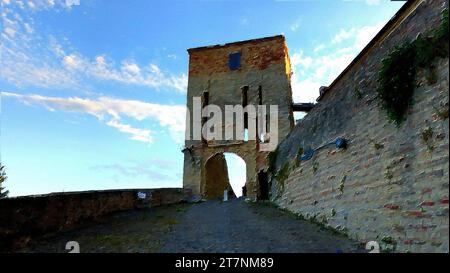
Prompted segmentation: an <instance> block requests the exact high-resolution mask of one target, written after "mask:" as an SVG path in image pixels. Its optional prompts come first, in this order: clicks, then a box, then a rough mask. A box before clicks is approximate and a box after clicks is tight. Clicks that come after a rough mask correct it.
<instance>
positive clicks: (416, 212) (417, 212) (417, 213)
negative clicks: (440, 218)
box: [408, 210, 429, 218]
mask: <svg viewBox="0 0 450 273" xmlns="http://www.w3.org/2000/svg"><path fill="white" fill-rule="evenodd" d="M408 215H409V216H414V217H417V218H424V217H429V215H427V214H425V213H424V212H422V211H420V210H411V211H408Z"/></svg>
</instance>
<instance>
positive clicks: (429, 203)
mask: <svg viewBox="0 0 450 273" xmlns="http://www.w3.org/2000/svg"><path fill="white" fill-rule="evenodd" d="M419 206H420V207H422V206H434V201H431V200H426V201H422V202H420V204H419Z"/></svg>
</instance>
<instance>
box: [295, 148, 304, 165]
mask: <svg viewBox="0 0 450 273" xmlns="http://www.w3.org/2000/svg"><path fill="white" fill-rule="evenodd" d="M303 152H304V150H303V147H302V146H300V147H298V150H297V155H296V156H295V167H298V166H300V162H301V156H302V155H303Z"/></svg>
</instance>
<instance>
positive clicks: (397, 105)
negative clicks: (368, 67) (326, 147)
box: [377, 9, 449, 125]
mask: <svg viewBox="0 0 450 273" xmlns="http://www.w3.org/2000/svg"><path fill="white" fill-rule="evenodd" d="M448 47H449V26H448V9H445V10H444V11H443V15H442V20H441V25H440V27H439V28H438V29H436V30H434V31H432V32H430V33H428V34H426V35H424V36H419V37H418V38H417V39H416V40H414V41H413V42H411V43H409V42H406V43H404V44H402V45H400V46H397V47H395V48H394V49H393V50H392V51H391V52H390V53H389V54H388V56H387V57H386V58H385V59H383V61H382V65H381V69H380V71H379V79H378V82H379V84H380V86H379V88H378V90H377V92H378V98H379V99H380V101H381V106H382V108H383V109H385V110H386V113H387V116H388V119H389V120H390V121H393V122H395V123H396V124H397V125H400V124H401V123H402V122H403V121H404V120H405V119H406V117H405V114H406V112H407V110H408V108H409V106H410V105H411V103H412V96H413V93H414V89H415V87H416V86H417V83H416V82H415V78H416V73H417V70H418V69H419V68H425V69H428V70H427V71H428V73H427V80H428V82H429V83H430V84H433V82H434V83H435V82H436V81H437V75H436V69H435V68H434V67H433V66H432V62H433V61H434V60H435V59H436V58H438V57H441V58H442V57H448V55H449V54H448V53H449V49H448Z"/></svg>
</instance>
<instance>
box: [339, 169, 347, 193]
mask: <svg viewBox="0 0 450 273" xmlns="http://www.w3.org/2000/svg"><path fill="white" fill-rule="evenodd" d="M346 180H347V175H345V174H344V176H342V178H341V181H340V182H339V192H340V193H341V194H343V193H344V186H345V181H346Z"/></svg>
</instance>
